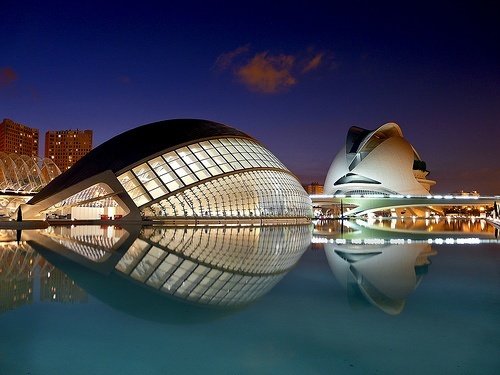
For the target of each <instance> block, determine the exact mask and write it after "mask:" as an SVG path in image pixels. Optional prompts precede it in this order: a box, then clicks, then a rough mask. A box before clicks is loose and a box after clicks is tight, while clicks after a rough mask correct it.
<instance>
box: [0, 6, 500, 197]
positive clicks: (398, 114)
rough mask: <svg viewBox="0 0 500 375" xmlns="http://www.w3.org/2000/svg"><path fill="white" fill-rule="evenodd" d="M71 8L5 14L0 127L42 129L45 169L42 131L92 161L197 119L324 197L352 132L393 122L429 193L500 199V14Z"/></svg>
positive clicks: (0, 27) (0, 29) (12, 9)
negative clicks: (233, 135)
mask: <svg viewBox="0 0 500 375" xmlns="http://www.w3.org/2000/svg"><path fill="white" fill-rule="evenodd" d="M80 3H82V4H80V5H74V4H73V2H67V1H50V0H47V1H23V0H14V1H9V0H3V1H1V2H0V18H1V22H0V52H1V54H0V118H1V119H3V118H10V119H12V120H14V121H16V122H20V123H22V124H25V125H28V126H31V127H35V128H38V129H40V135H41V137H40V138H42V139H41V141H42V145H41V146H42V148H41V150H40V153H41V154H43V137H44V134H45V132H46V131H47V130H49V129H50V130H63V129H92V130H93V131H94V140H95V141H94V147H95V146H97V145H99V144H100V143H102V142H104V141H106V140H107V139H109V138H111V137H113V136H114V135H117V134H119V133H122V132H123V131H125V130H128V129H131V128H133V127H136V126H139V125H143V124H146V123H149V122H154V121H159V120H165V119H172V118H203V119H207V120H212V121H217V122H221V123H224V124H227V125H230V126H233V127H236V128H238V129H240V130H242V131H244V132H246V133H248V134H250V135H251V136H253V137H255V138H256V139H258V140H259V141H261V142H262V143H264V145H266V146H267V147H268V148H269V149H270V150H271V151H272V152H273V153H274V154H275V155H276V156H277V157H278V158H279V159H280V160H281V161H283V162H284V164H285V165H286V166H287V167H288V168H289V169H290V170H291V171H292V172H294V173H295V174H296V175H297V176H298V177H299V178H300V180H301V181H302V182H303V183H310V182H312V181H318V182H320V183H323V182H324V179H325V176H326V173H327V171H328V168H329V166H330V163H331V162H332V160H333V158H334V156H335V155H336V154H337V152H338V151H339V150H340V148H341V147H342V146H343V144H344V142H345V138H346V134H347V131H348V129H349V127H351V126H354V125H355V126H360V127H363V128H365V129H375V128H377V127H378V126H380V125H382V124H384V123H386V122H389V121H394V122H397V123H398V124H399V125H400V126H401V128H402V129H403V134H404V136H405V138H406V139H407V140H408V141H410V143H412V144H413V146H414V147H415V149H416V150H417V151H418V153H419V154H420V156H421V157H422V159H424V161H426V163H427V168H428V169H429V170H430V171H431V174H430V176H429V178H432V179H434V180H436V181H437V184H436V186H435V187H434V189H433V192H434V193H447V192H453V191H456V190H461V189H464V190H466V191H470V190H478V191H479V193H481V194H482V195H491V194H500V163H499V160H500V158H499V149H500V95H499V74H498V73H499V66H500V65H499V63H500V61H499V47H498V46H499V45H500V40H499V27H498V19H500V17H499V15H500V14H499V10H498V7H496V6H495V1H489V2H482V1H469V2H460V1H433V2H426V1H414V2H405V1H398V2H384V1H349V2H346V1H339V2H336V1H301V0H299V1H293V2H292V1H289V2H285V1H266V2H258V1H254V2H239V1H227V2H192V1H188V0H185V1H147V0H143V1H140V2H139V1H137V2H135V1H125V2H114V1H108V2H107V1H104V0H103V1H99V2H94V1H82V2H80ZM204 3H206V4H210V5H203V4H204ZM269 3H271V4H269ZM69 4H71V5H69Z"/></svg>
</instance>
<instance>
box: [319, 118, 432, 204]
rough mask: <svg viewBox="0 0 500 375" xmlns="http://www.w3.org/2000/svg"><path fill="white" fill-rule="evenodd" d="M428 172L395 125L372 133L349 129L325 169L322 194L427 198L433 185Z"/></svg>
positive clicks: (390, 123)
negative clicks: (428, 177) (336, 152)
mask: <svg viewBox="0 0 500 375" xmlns="http://www.w3.org/2000/svg"><path fill="white" fill-rule="evenodd" d="M428 173H429V172H428V171H427V170H426V164H425V162H424V161H422V159H421V158H420V156H419V155H418V153H417V151H416V150H415V149H414V148H413V146H412V145H411V144H410V143H409V142H408V141H407V140H405V139H404V138H403V132H402V131H401V128H400V127H399V125H397V124H396V123H393V122H389V123H387V124H384V125H382V126H380V127H379V128H377V129H375V130H371V131H370V130H366V129H362V128H358V127H351V128H350V129H349V132H348V134H347V139H346V144H345V146H344V147H343V148H342V149H341V150H340V152H339V153H338V154H337V156H336V157H335V158H334V160H333V162H332V164H331V166H330V169H329V170H328V174H327V176H326V180H325V187H324V194H334V195H335V194H345V195H352V194H357V195H384V196H389V195H391V194H404V195H407V194H413V195H427V194H429V192H430V188H431V186H432V185H434V184H435V182H434V181H432V180H428V179H427V175H428Z"/></svg>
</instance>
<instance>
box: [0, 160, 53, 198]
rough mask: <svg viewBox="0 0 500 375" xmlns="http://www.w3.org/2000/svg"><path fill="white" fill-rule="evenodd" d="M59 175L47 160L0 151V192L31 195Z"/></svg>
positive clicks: (50, 161)
mask: <svg viewBox="0 0 500 375" xmlns="http://www.w3.org/2000/svg"><path fill="white" fill-rule="evenodd" d="M60 174H61V171H60V170H59V168H58V167H57V165H56V164H55V163H54V162H53V161H52V160H51V159H49V158H43V159H42V158H40V157H32V156H28V155H19V154H15V153H12V154H6V153H5V152H2V151H0V190H4V191H5V190H9V191H16V192H21V193H32V192H35V191H37V190H40V189H42V188H43V187H44V186H45V185H47V184H48V183H49V182H50V181H51V180H52V179H54V178H55V177H57V176H58V175H60Z"/></svg>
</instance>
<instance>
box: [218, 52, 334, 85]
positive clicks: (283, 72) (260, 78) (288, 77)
mask: <svg viewBox="0 0 500 375" xmlns="http://www.w3.org/2000/svg"><path fill="white" fill-rule="evenodd" d="M249 52H250V45H245V46H241V47H238V48H237V49H235V50H234V51H231V52H227V53H223V54H221V55H219V56H218V57H217V59H216V61H215V63H214V68H216V69H217V70H218V71H219V72H222V71H226V70H228V71H230V72H231V73H232V74H233V76H234V77H235V78H236V80H237V82H239V83H241V84H243V85H244V86H246V87H247V88H248V89H249V90H250V91H253V92H258V93H261V94H278V93H283V92H287V91H289V90H290V89H291V87H293V86H294V85H296V84H297V83H298V81H299V77H300V76H301V75H303V74H305V73H309V72H311V71H313V70H316V69H318V68H320V67H321V66H325V65H330V67H335V65H334V61H333V57H332V56H331V53H327V52H317V51H314V49H312V48H309V49H308V50H307V51H306V53H305V55H302V54H300V53H299V54H297V55H289V54H284V53H279V54H273V53H272V52H271V51H265V52H260V53H257V54H255V55H254V56H253V57H249Z"/></svg>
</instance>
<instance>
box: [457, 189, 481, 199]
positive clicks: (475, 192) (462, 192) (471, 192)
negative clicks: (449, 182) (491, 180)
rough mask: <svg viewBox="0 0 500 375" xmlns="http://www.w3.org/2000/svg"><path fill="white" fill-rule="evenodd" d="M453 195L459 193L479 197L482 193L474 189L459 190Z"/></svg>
mask: <svg viewBox="0 0 500 375" xmlns="http://www.w3.org/2000/svg"><path fill="white" fill-rule="evenodd" d="M452 195H457V196H461V197H479V196H480V194H479V193H478V192H477V191H476V190H472V191H464V190H459V191H455V192H454V193H453V194H452Z"/></svg>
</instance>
